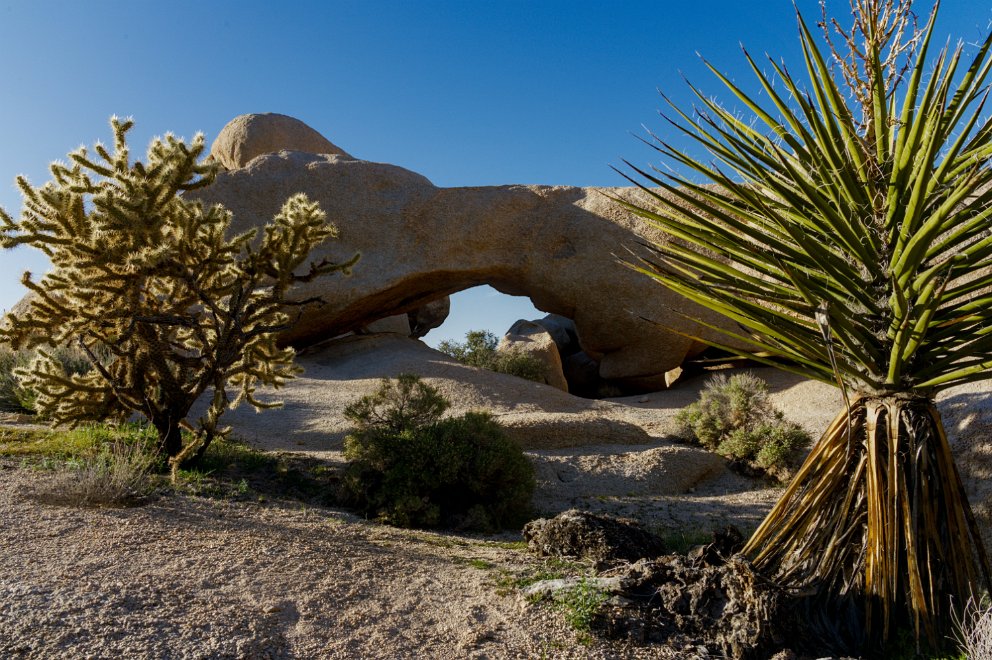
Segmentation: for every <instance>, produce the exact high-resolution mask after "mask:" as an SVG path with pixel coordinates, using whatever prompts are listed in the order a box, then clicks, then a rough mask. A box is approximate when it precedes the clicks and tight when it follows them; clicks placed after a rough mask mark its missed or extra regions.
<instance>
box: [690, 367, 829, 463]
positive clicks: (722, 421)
mask: <svg viewBox="0 0 992 660" xmlns="http://www.w3.org/2000/svg"><path fill="white" fill-rule="evenodd" d="M675 421H676V423H677V424H678V425H679V434H680V435H681V436H682V437H684V438H685V439H696V440H698V441H699V442H700V443H701V444H702V445H703V446H704V447H706V448H708V449H711V450H714V451H716V452H717V453H719V454H721V455H723V456H726V457H728V458H733V459H738V460H744V461H748V462H749V463H751V464H753V465H755V466H757V467H759V468H761V469H763V470H765V471H767V472H769V473H771V474H773V475H775V474H777V473H779V472H780V471H781V470H784V469H786V468H787V466H788V463H789V462H790V461H791V460H792V459H793V458H794V457H795V455H796V453H797V452H798V451H799V450H800V449H802V448H804V447H807V446H809V444H810V441H811V438H810V436H809V434H808V433H807V432H806V431H805V430H804V429H803V428H802V427H801V426H799V425H798V424H795V423H793V422H790V421H788V420H786V419H785V417H784V416H783V415H782V413H781V412H780V411H778V410H775V409H774V408H773V407H772V404H771V401H770V400H769V398H768V385H767V384H766V383H765V382H764V381H763V380H761V379H760V378H758V377H757V376H755V375H754V374H751V373H742V374H735V375H733V376H731V377H730V378H727V377H726V376H723V375H717V376H714V377H713V378H711V379H710V380H709V382H708V383H707V384H706V387H705V388H704V389H703V391H702V392H701V393H700V396H699V401H697V402H695V403H693V404H690V405H688V406H686V407H685V408H684V409H682V410H681V411H679V413H678V415H676V417H675Z"/></svg>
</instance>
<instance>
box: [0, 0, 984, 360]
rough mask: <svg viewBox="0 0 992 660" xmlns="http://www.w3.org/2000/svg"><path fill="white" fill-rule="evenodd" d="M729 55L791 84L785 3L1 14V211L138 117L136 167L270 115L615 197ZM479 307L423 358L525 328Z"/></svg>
mask: <svg viewBox="0 0 992 660" xmlns="http://www.w3.org/2000/svg"><path fill="white" fill-rule="evenodd" d="M798 4H799V7H800V9H801V10H803V11H804V12H805V14H806V15H807V17H808V18H809V19H810V20H816V18H817V17H818V16H819V9H818V2H817V1H816V0H798ZM828 7H830V8H831V9H832V11H833V13H834V14H835V15H838V16H843V15H845V12H846V11H847V7H848V1H847V0H829V4H828ZM929 8H930V3H929V2H918V3H917V9H918V11H920V12H921V13H923V14H925V13H926V12H927V11H929ZM990 19H992V2H972V1H967V2H966V1H965V0H945V2H944V5H943V8H942V10H941V20H940V22H939V25H938V34H939V35H940V36H941V41H942V40H943V37H944V35H946V36H947V37H948V38H951V40H952V41H957V40H958V39H963V40H965V41H966V42H969V41H970V42H973V41H976V40H978V39H980V38H982V37H983V36H984V34H985V31H986V30H987V29H988V27H989V21H990ZM842 22H844V23H845V24H846V22H847V21H846V20H844V21H842ZM739 43H743V44H744V45H745V46H746V47H747V48H748V50H749V51H750V52H752V54H754V55H756V56H761V55H763V54H764V53H769V54H772V55H774V56H775V57H776V58H777V59H778V58H781V59H784V60H785V61H786V63H787V64H790V70H792V71H793V72H794V73H798V72H799V69H800V67H801V60H800V58H799V45H798V39H797V36H796V27H795V16H794V13H793V9H792V2H791V0H760V1H758V0H755V1H751V2H741V1H740V0H707V1H706V2H681V1H679V2H672V1H657V2H633V1H632V2H622V1H617V2H584V1H575V0H573V1H568V2H565V1H557V0H555V1H545V2H537V1H524V0H507V1H504V2H497V1H489V2H482V1H478V2H470V1H468V0H465V1H449V2H440V1H437V2H431V1H426V0H425V1H424V2H409V1H404V2H399V1H393V2H377V1H372V0H366V1H326V2H282V3H273V2H257V1H248V0H242V1H240V2H187V1H183V0H180V1H176V2H169V3H161V2H157V3H153V2H144V1H135V2H123V1H121V2H107V1H103V0H87V1H86V2H74V1H69V0H66V1H64V2H51V1H44V0H32V1H30V2H28V1H27V0H23V1H22V0H17V1H12V0H0V86H2V93H0V98H2V99H3V100H2V101H0V206H2V207H3V208H5V209H6V210H7V211H8V212H10V213H12V214H16V213H17V212H18V211H19V209H20V197H19V194H18V192H17V190H16V188H15V186H14V184H13V179H14V176H15V175H17V174H21V173H23V174H26V175H27V176H28V177H29V178H30V179H31V180H32V182H34V183H36V184H41V183H43V182H44V181H46V180H47V179H48V176H47V165H48V163H49V162H51V161H52V160H55V159H59V158H64V157H65V154H66V153H67V152H69V151H71V150H72V149H74V148H76V147H77V146H79V145H80V144H83V143H85V144H91V143H92V142H94V141H96V140H103V141H107V140H109V138H110V133H109V128H108V124H107V121H108V118H109V117H110V116H111V115H113V114H117V115H121V116H133V117H134V118H135V120H136V122H137V125H136V127H135V129H134V130H133V131H132V132H131V140H130V141H131V145H132V149H133V151H134V152H135V153H136V154H139V153H142V152H143V148H144V146H145V145H147V143H148V141H149V139H150V138H151V137H152V136H154V135H158V134H162V133H165V132H169V131H171V132H173V133H175V134H178V135H182V136H186V137H191V136H192V135H193V134H194V133H196V132H197V131H202V132H204V133H205V134H206V136H207V139H208V142H209V141H210V140H212V139H213V137H214V136H216V135H217V133H218V132H219V130H220V129H221V127H223V126H224V124H226V123H227V122H228V121H229V120H230V119H232V118H233V117H235V116H237V115H239V114H244V113H249V112H280V113H283V114H288V115H292V116H294V117H297V118H299V119H301V120H303V121H305V122H306V123H307V124H309V125H311V126H312V127H314V128H315V129H317V130H318V131H320V132H321V133H323V134H324V135H325V136H326V137H327V138H328V139H330V140H331V141H332V142H334V143H335V144H337V145H339V146H341V147H342V148H343V149H345V150H346V151H348V152H349V153H351V154H352V155H354V156H356V157H358V158H364V159H366V160H372V161H384V162H389V163H395V164H397V165H401V166H403V167H407V168H409V169H412V170H414V171H416V172H419V173H421V174H423V175H425V176H427V177H428V178H429V179H431V180H432V181H433V182H434V183H435V184H437V185H440V186H463V185H497V184H510V183H540V184H569V185H580V186H594V185H595V186H610V185H623V183H624V181H623V179H622V178H621V177H620V176H619V175H617V174H616V173H615V172H613V171H612V170H611V169H610V165H618V164H620V161H621V159H622V158H627V159H629V160H631V161H633V162H635V163H638V164H648V163H653V162H656V160H655V156H656V154H655V153H654V152H652V151H651V150H649V149H648V148H647V147H645V146H643V145H642V144H641V143H639V142H638V141H637V140H636V139H635V138H634V137H633V136H632V134H633V135H643V132H644V131H643V128H642V125H646V126H647V127H649V128H651V129H652V130H654V131H656V132H661V133H663V134H666V136H667V135H670V133H669V132H667V131H666V127H665V125H664V123H663V121H662V120H661V119H660V118H659V117H658V115H657V112H656V111H657V110H658V109H659V108H661V107H662V105H663V101H662V99H661V98H660V97H659V96H658V93H657V90H658V89H661V90H662V91H664V92H665V93H667V94H669V95H670V96H672V97H673V99H674V100H675V101H676V102H677V103H679V104H681V105H683V106H688V105H689V104H690V103H691V97H690V93H689V91H688V90H687V89H686V87H685V84H684V83H683V81H682V75H683V74H684V75H685V76H686V77H688V78H689V79H691V80H692V81H693V82H695V83H696V84H697V85H698V86H700V87H702V88H703V89H704V90H705V91H707V92H709V93H713V94H715V95H716V96H717V97H718V98H723V99H726V100H727V101H728V103H729V99H727V97H726V94H724V93H723V92H722V90H721V89H720V84H719V82H717V81H715V80H714V79H713V78H712V76H711V75H710V74H709V73H708V72H706V70H705V68H704V66H703V64H702V62H701V60H700V59H699V57H698V56H697V55H696V53H697V51H698V52H699V53H701V54H702V55H704V56H705V57H706V58H708V59H709V60H710V61H712V62H713V63H714V64H715V65H716V66H717V67H718V68H719V69H721V70H723V71H725V72H728V73H729V74H730V75H731V77H733V78H735V79H737V80H738V81H739V82H740V83H741V84H742V85H743V86H745V87H746V88H749V89H753V85H751V79H750V74H749V72H748V71H747V70H746V69H745V63H744V61H743V58H742V57H741V54H740V50H739ZM604 258H609V256H608V255H604ZM45 267H46V263H45V261H44V259H42V258H40V257H39V255H37V254H35V253H32V252H31V251H30V250H28V249H26V248H19V249H17V250H14V251H9V252H5V253H3V254H2V255H0V309H9V308H10V306H11V305H13V304H14V303H15V302H16V301H17V300H18V299H19V298H20V297H21V295H22V293H23V289H22V288H21V286H20V284H19V282H18V280H19V278H20V274H21V272H23V271H24V270H25V269H31V270H34V271H36V272H39V273H40V272H43V271H44V269H45ZM492 293H493V292H492V290H489V291H488V292H487V291H486V290H481V289H480V290H473V291H470V292H465V293H462V294H459V295H457V296H456V297H455V298H454V300H453V310H452V317H451V319H450V321H449V323H447V324H445V326H444V327H443V328H442V329H441V330H440V331H435V332H434V333H432V334H431V335H430V336H429V337H428V340H429V341H430V343H436V342H437V341H439V340H440V339H444V338H450V337H454V338H461V337H462V336H463V335H464V333H465V331H467V330H468V329H472V328H485V329H490V330H493V331H495V332H496V333H497V334H501V333H502V332H503V331H504V330H505V329H506V328H507V327H508V326H509V325H510V324H511V323H512V322H513V321H514V320H516V319H517V318H520V317H528V318H530V317H533V316H534V315H535V314H537V312H536V311H534V310H533V308H532V307H531V306H530V305H529V304H528V303H527V302H526V300H523V301H517V300H513V299H509V298H507V297H503V296H500V297H494V296H493V295H492Z"/></svg>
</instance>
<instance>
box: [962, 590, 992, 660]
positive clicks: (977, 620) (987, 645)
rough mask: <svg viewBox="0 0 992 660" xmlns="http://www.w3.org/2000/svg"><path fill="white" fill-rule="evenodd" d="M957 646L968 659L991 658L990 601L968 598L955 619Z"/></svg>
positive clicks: (991, 609)
mask: <svg viewBox="0 0 992 660" xmlns="http://www.w3.org/2000/svg"><path fill="white" fill-rule="evenodd" d="M955 623H956V624H957V628H958V634H957V642H958V647H959V648H960V649H961V652H962V653H963V654H964V657H966V658H968V660H992V601H990V600H989V599H988V598H986V599H985V600H984V601H982V602H980V601H976V600H974V599H972V600H969V601H968V604H967V605H965V608H964V613H963V614H962V615H961V617H960V619H959V620H957V621H955Z"/></svg>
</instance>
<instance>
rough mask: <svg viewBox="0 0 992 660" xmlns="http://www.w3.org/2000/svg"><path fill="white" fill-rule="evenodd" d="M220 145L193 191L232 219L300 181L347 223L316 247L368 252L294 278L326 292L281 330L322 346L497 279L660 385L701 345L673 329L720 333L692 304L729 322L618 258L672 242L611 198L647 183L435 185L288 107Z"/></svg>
mask: <svg viewBox="0 0 992 660" xmlns="http://www.w3.org/2000/svg"><path fill="white" fill-rule="evenodd" d="M267 126H270V127H271V133H272V134H271V135H268V134H267V132H266V127H267ZM287 127H290V128H292V130H289V129H288V128H287ZM239 141H240V142H239ZM265 149H268V150H270V152H268V153H264V152H263V150H265ZM319 150H323V151H319ZM211 153H212V154H213V155H214V157H215V158H217V159H218V160H219V161H220V162H221V163H222V164H224V166H225V167H227V171H224V172H222V173H221V174H220V175H219V176H218V177H217V180H216V181H215V182H214V183H213V184H212V185H210V186H209V187H207V188H204V189H201V190H197V191H195V197H198V198H200V199H202V200H203V201H204V202H208V203H215V202H216V203H221V204H223V205H224V206H226V207H227V208H229V209H231V211H233V212H234V224H235V229H236V230H238V231H241V230H245V229H248V228H250V227H253V226H258V225H261V224H263V223H265V222H267V221H268V220H269V219H270V218H272V216H273V215H275V214H276V213H277V212H278V211H279V208H280V206H281V205H282V203H283V202H284V201H285V200H286V198H287V197H289V196H290V195H293V194H296V193H299V192H303V193H306V194H307V195H308V196H309V197H310V198H311V199H314V200H316V201H318V202H319V203H320V205H321V207H322V208H323V209H324V210H325V211H326V212H327V214H328V217H329V218H330V219H331V220H332V221H333V222H334V223H335V224H336V225H337V226H338V228H339V230H340V236H339V238H338V239H337V240H333V241H328V242H327V243H326V244H324V245H323V246H320V247H318V248H317V250H316V251H315V253H314V257H315V259H317V260H320V259H322V258H325V257H327V258H330V259H332V260H338V261H341V260H345V259H347V258H348V257H350V256H351V255H352V254H354V253H355V252H356V251H358V252H361V254H362V259H361V261H360V262H359V264H358V265H357V266H356V267H355V269H354V273H353V275H352V276H351V277H349V278H342V277H337V276H334V277H330V278H325V279H322V280H318V281H315V282H312V283H309V284H304V285H300V286H299V287H298V288H297V289H295V291H294V295H295V296H296V297H298V298H301V299H302V298H307V297H311V296H320V297H322V298H323V299H324V301H325V304H324V305H322V306H320V307H309V308H307V310H306V311H305V312H304V314H303V316H302V318H301V320H300V323H298V324H297V325H296V326H295V327H294V328H293V329H292V330H290V331H288V332H286V333H285V334H284V335H283V341H284V342H286V343H289V344H293V345H296V346H306V345H309V344H313V343H315V342H318V341H321V340H323V339H326V338H328V337H331V336H335V335H338V334H341V333H343V332H347V331H351V330H354V329H356V328H360V327H363V326H367V325H368V324H369V323H371V322H372V321H374V320H376V319H380V318H383V317H385V316H390V315H394V314H401V313H404V312H411V311H414V310H416V309H417V308H419V307H422V306H424V305H426V304H428V303H431V302H432V301H435V300H437V299H438V298H443V297H444V296H446V295H448V294H451V293H454V292H456V291H460V290H462V289H466V288H469V287H473V286H477V285H480V284H489V285H491V286H493V287H494V288H496V289H497V290H499V291H502V292H503V293H507V294H510V295H525V296H528V297H529V298H530V299H531V301H532V302H533V303H534V305H535V306H536V307H538V308H539V309H541V310H544V311H546V312H551V313H554V314H560V315H562V316H564V317H567V318H569V319H572V320H573V321H574V322H575V328H576V332H577V334H578V340H579V343H580V344H581V347H582V350H583V351H584V352H585V354H586V355H588V356H589V357H590V358H592V359H593V360H596V361H598V363H599V372H600V376H601V377H602V378H604V379H608V380H611V381H615V382H618V383H623V384H626V385H630V386H633V387H639V388H643V389H657V388H661V387H664V383H665V380H664V374H665V372H667V371H670V370H671V369H673V368H676V367H678V366H679V365H680V364H681V363H682V362H683V360H684V359H685V358H686V357H687V356H689V355H692V354H694V352H696V351H698V350H699V348H700V345H698V344H697V343H696V342H693V341H692V340H690V339H687V338H685V337H682V336H680V335H678V334H674V333H672V332H668V331H666V330H665V329H664V327H668V328H672V329H675V330H679V331H682V332H688V333H689V334H694V335H696V336H700V335H701V336H711V334H710V333H709V331H707V330H705V329H703V328H701V327H699V326H697V325H695V324H694V323H692V322H690V321H687V320H686V319H685V318H683V316H682V314H687V315H690V316H695V317H701V318H703V319H705V320H707V321H708V322H710V323H715V324H718V325H720V324H724V325H725V324H726V323H727V321H725V320H723V319H722V318H720V317H717V316H716V315H714V314H712V313H710V312H708V311H706V310H703V309H702V308H700V307H698V306H696V305H694V304H692V303H690V302H688V301H686V300H685V299H683V298H681V297H680V296H677V295H676V294H673V293H671V292H669V291H668V290H666V289H664V288H663V287H661V286H659V285H658V284H656V283H655V282H653V281H652V280H650V279H649V278H648V277H646V276H644V275H643V274H640V273H637V272H635V271H633V270H632V269H630V268H629V267H627V266H626V265H624V264H623V263H622V260H636V259H637V257H638V256H648V255H647V251H646V249H645V248H644V247H643V246H642V243H644V242H645V241H646V240H647V241H664V240H666V239H665V238H664V237H663V236H661V235H660V234H659V233H658V232H656V231H655V230H653V229H652V228H651V227H649V226H648V225H647V224H646V223H644V222H643V221H642V220H640V219H639V218H636V217H634V216H632V215H630V214H629V213H627V212H626V211H624V210H623V209H621V208H620V207H619V206H618V205H617V204H616V203H615V202H614V201H612V200H611V199H610V196H620V197H624V198H632V197H635V196H637V195H639V194H640V193H639V191H638V190H637V189H633V188H576V187H569V186H537V185H528V186H523V185H508V186H486V187H463V188H439V187H437V186H435V185H433V184H432V183H431V182H430V181H429V180H427V179H426V178H425V177H423V176H421V175H420V174H417V173H416V172H412V171H410V170H407V169H404V168H402V167H399V166H397V165H390V164H386V163H372V162H369V161H364V160H360V159H357V158H355V157H352V156H350V155H348V154H347V153H345V152H344V151H342V150H341V149H339V148H338V147H335V146H334V145H333V144H332V143H331V142H329V141H327V140H326V139H324V138H323V137H322V136H320V135H319V134H318V133H316V131H313V129H310V128H309V127H307V126H306V125H305V124H303V123H302V122H299V121H297V120H293V119H291V118H288V117H285V116H283V115H243V116H241V117H238V118H236V119H234V120H233V121H232V122H231V123H230V124H229V125H228V126H227V127H225V128H224V129H223V130H222V131H221V134H220V136H219V137H218V139H217V143H216V144H215V145H214V146H213V148H212V150H211ZM191 196H192V194H191ZM659 324H661V325H659ZM663 326H664V327H663Z"/></svg>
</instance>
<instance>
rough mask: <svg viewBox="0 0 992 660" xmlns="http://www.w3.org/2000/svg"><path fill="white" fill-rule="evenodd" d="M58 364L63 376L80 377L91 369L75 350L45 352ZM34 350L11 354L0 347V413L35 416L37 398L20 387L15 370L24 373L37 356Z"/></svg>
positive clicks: (12, 351)
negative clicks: (75, 375) (63, 372)
mask: <svg viewBox="0 0 992 660" xmlns="http://www.w3.org/2000/svg"><path fill="white" fill-rule="evenodd" d="M45 352H46V353H48V354H49V355H51V356H52V357H53V358H54V359H55V360H56V361H57V362H59V363H60V364H61V365H62V367H63V369H65V372H66V374H68V375H70V376H72V375H74V374H84V373H86V372H88V371H89V370H90V369H92V368H93V363H92V362H90V359H89V357H87V355H86V354H85V353H84V352H83V351H82V350H81V349H79V348H75V347H66V346H59V347H56V348H50V349H47V350H46V351H45ZM37 354H38V352H37V350H30V351H29V350H24V349H21V350H16V351H15V350H13V349H12V348H10V347H9V346H6V345H3V346H0V410H6V411H10V412H22V413H35V412H36V410H35V399H37V394H36V393H35V391H34V390H33V389H31V388H30V387H24V386H22V385H21V383H20V379H19V378H18V376H17V374H16V373H15V370H17V369H27V368H28V366H29V365H30V364H31V361H32V360H33V359H34V358H35V356H37Z"/></svg>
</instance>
